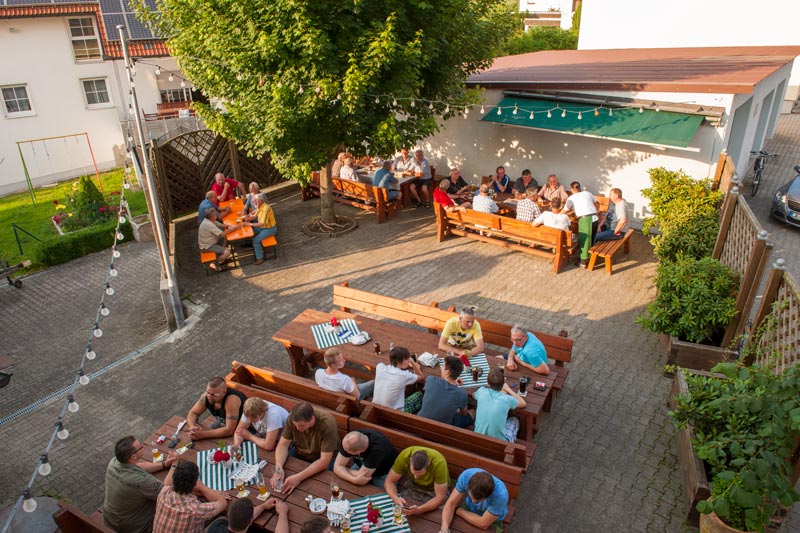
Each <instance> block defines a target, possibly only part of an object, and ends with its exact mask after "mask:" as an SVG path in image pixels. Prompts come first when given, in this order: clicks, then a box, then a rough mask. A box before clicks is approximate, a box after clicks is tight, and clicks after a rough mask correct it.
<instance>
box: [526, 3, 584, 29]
mask: <svg viewBox="0 0 800 533" xmlns="http://www.w3.org/2000/svg"><path fill="white" fill-rule="evenodd" d="M526 11H527V12H529V13H536V12H547V11H560V12H561V29H564V30H568V29H570V28H572V0H519V12H520V13H524V12H526Z"/></svg>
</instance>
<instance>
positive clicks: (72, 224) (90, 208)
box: [53, 176, 119, 232]
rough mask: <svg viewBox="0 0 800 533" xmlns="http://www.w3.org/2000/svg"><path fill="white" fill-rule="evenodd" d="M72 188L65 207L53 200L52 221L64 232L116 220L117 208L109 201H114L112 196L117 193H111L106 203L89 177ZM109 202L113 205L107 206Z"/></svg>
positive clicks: (81, 179)
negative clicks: (72, 190) (54, 210)
mask: <svg viewBox="0 0 800 533" xmlns="http://www.w3.org/2000/svg"><path fill="white" fill-rule="evenodd" d="M72 187H73V189H74V191H75V192H73V193H72V194H67V197H66V200H65V204H66V205H61V204H60V203H59V202H58V200H53V203H54V204H55V206H56V214H55V215H54V216H53V220H54V221H55V222H56V223H57V224H58V225H60V226H61V228H62V229H63V230H64V231H67V232H69V231H75V230H78V229H81V228H87V227H89V226H94V225H96V224H102V223H104V222H107V221H109V220H111V219H113V218H116V216H117V211H118V210H119V207H118V206H117V205H115V204H114V203H113V202H111V201H112V200H116V198H114V196H115V195H118V194H119V192H114V193H111V196H110V197H109V200H108V201H107V200H106V199H105V198H103V195H102V194H101V193H100V191H99V190H98V189H97V187H96V186H95V184H94V182H93V181H92V179H91V178H90V177H89V176H82V177H81V178H80V179H79V180H78V181H76V182H74V183H73V184H72ZM109 202H111V203H112V204H114V205H109Z"/></svg>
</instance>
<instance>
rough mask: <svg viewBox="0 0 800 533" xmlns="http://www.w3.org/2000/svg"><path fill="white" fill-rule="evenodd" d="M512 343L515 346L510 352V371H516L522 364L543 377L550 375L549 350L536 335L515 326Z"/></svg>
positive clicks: (507, 364) (517, 325)
mask: <svg viewBox="0 0 800 533" xmlns="http://www.w3.org/2000/svg"><path fill="white" fill-rule="evenodd" d="M511 343H512V344H513V345H514V346H513V347H512V348H511V349H510V350H509V351H508V362H507V363H506V367H508V369H509V370H516V369H517V364H520V365H522V366H524V367H525V368H527V369H528V370H533V371H534V372H536V373H537V374H542V375H543V376H546V375H548V374H549V373H550V368H549V367H548V366H547V350H546V349H545V347H544V344H542V341H540V340H539V339H538V338H537V337H536V335H534V334H533V333H531V332H530V331H528V330H527V329H525V328H524V327H522V326H520V325H519V324H514V325H513V326H512V327H511Z"/></svg>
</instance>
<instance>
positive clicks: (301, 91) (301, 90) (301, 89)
mask: <svg viewBox="0 0 800 533" xmlns="http://www.w3.org/2000/svg"><path fill="white" fill-rule="evenodd" d="M297 92H298V93H299V94H303V86H302V85H301V86H300V90H298V91H297Z"/></svg>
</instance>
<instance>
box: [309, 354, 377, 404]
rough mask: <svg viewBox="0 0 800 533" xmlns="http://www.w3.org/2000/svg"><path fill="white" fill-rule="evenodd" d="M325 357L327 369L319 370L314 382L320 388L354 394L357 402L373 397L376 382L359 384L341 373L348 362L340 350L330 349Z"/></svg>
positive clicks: (315, 374)
mask: <svg viewBox="0 0 800 533" xmlns="http://www.w3.org/2000/svg"><path fill="white" fill-rule="evenodd" d="M324 357H325V365H326V368H318V369H317V371H316V372H315V373H314V381H316V382H317V385H319V386H320V388H323V389H325V390H329V391H333V392H344V393H345V394H352V395H353V396H355V397H356V400H365V399H367V398H369V397H370V396H372V390H373V389H374V388H375V380H371V381H366V382H364V383H358V384H357V383H356V380H355V379H353V378H351V377H350V376H348V375H347V374H344V373H342V372H341V370H342V369H343V368H344V366H345V364H346V361H345V359H344V355H342V351H341V350H339V348H328V350H327V351H326V352H325V356H324Z"/></svg>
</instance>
